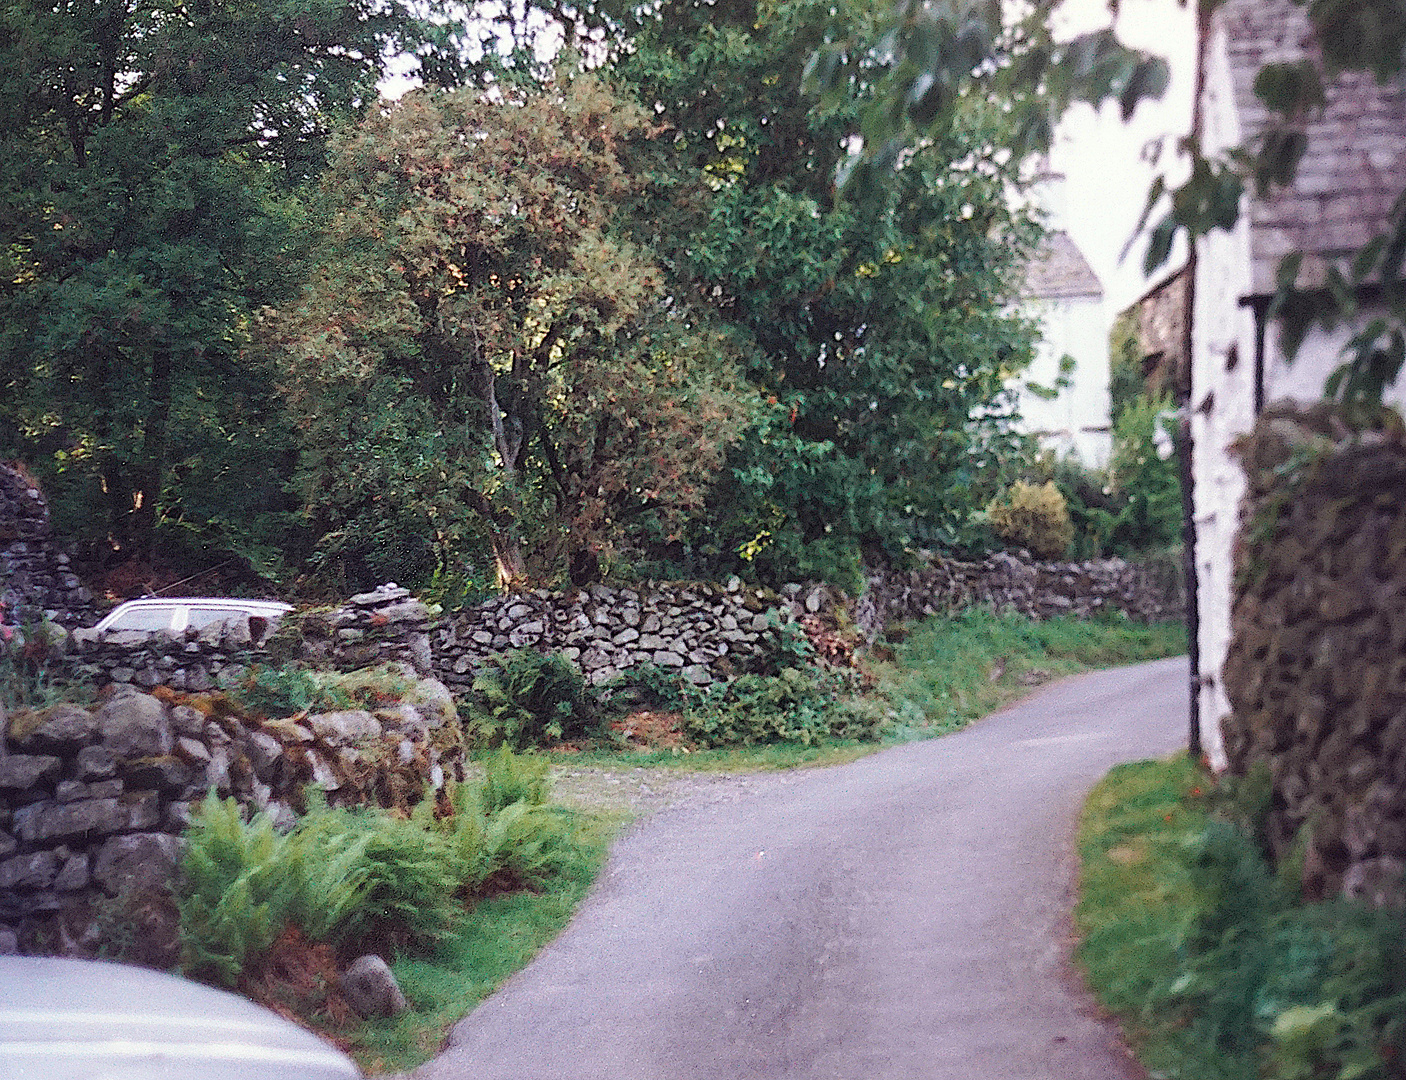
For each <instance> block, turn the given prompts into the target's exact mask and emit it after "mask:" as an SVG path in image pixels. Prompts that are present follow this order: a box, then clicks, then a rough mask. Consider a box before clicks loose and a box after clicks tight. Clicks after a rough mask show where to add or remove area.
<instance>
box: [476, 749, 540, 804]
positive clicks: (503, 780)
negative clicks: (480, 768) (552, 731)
mask: <svg viewBox="0 0 1406 1080" xmlns="http://www.w3.org/2000/svg"><path fill="white" fill-rule="evenodd" d="M549 768H550V767H549V766H548V764H547V762H546V761H544V760H543V759H541V758H535V757H529V756H528V755H526V754H514V753H511V752H509V750H508V747H507V746H506V745H503V746H501V747H499V748H498V752H497V753H496V754H494V755H492V756H491V757H489V759H488V761H487V762H486V764H485V768H484V774H483V784H482V787H481V788H480V792H479V811H480V813H482V814H483V815H484V817H492V816H493V815H494V814H496V813H497V812H498V811H499V810H503V809H506V808H507V807H509V806H512V804H513V803H516V802H520V803H526V804H527V805H528V806H541V805H542V804H543V803H545V802H546V801H547V773H548V771H549Z"/></svg>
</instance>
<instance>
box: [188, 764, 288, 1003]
mask: <svg viewBox="0 0 1406 1080" xmlns="http://www.w3.org/2000/svg"><path fill="white" fill-rule="evenodd" d="M285 843H286V838H285V837H281V836H278V835H277V834H276V833H275V832H274V829H273V821H272V819H270V818H269V817H267V816H266V815H260V816H257V817H256V818H255V819H254V821H252V822H251V823H250V824H249V825H248V826H246V825H245V824H244V821H243V818H242V817H241V816H240V813H239V806H238V804H237V803H235V801H234V800H233V799H229V800H227V801H225V802H223V803H222V802H220V801H219V800H218V799H216V798H215V794H214V792H213V791H212V792H211V793H210V795H209V796H208V797H207V798H206V800H205V803H204V804H203V806H202V807H201V812H200V813H199V814H198V815H197V816H196V818H195V819H194V821H193V822H192V825H191V828H190V831H189V833H188V835H187V843H186V852H185V860H184V863H183V866H182V877H181V886H180V889H181V891H180V895H179V898H178V906H179V909H180V913H181V937H182V943H183V947H184V953H185V955H184V959H183V961H182V966H183V967H184V968H185V970H186V971H187V972H188V973H190V974H193V975H198V976H201V977H203V978H207V979H213V980H215V981H218V982H221V983H224V984H225V985H227V986H233V985H234V984H235V982H237V981H238V979H239V976H240V974H241V973H242V972H243V971H244V969H245V967H246V966H248V965H249V964H250V963H252V962H253V961H254V960H256V959H257V958H259V957H260V956H262V955H263V954H264V953H265V952H267V951H268V948H269V946H271V945H272V944H273V942H274V939H275V938H276V937H277V936H278V934H279V933H280V932H281V931H282V929H283V926H284V919H285V916H286V914H287V912H286V906H285V905H286V904H287V902H288V901H287V899H286V897H287V896H288V892H289V889H290V886H289V885H287V884H286V883H285V882H284V881H282V880H280V878H281V877H282V875H281V873H280V867H279V865H278V862H277V859H278V856H279V855H280V854H281V852H282V850H283V847H284V845H285ZM275 897H278V898H279V899H278V900H275Z"/></svg>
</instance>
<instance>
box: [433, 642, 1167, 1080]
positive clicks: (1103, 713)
mask: <svg viewBox="0 0 1406 1080" xmlns="http://www.w3.org/2000/svg"><path fill="white" fill-rule="evenodd" d="M1186 679H1187V668H1186V662H1185V661H1184V660H1181V659H1175V660H1161V661H1156V662H1154V663H1150V664H1140V665H1137V666H1134V667H1127V668H1120V669H1116V670H1113V671H1104V672H1097V673H1094V674H1091V675H1083V676H1078V677H1075V678H1071V679H1066V680H1063V681H1061V682H1059V683H1056V684H1054V685H1052V686H1049V687H1047V688H1045V689H1044V690H1042V691H1040V692H1038V693H1036V694H1034V695H1032V696H1031V697H1029V698H1027V699H1026V700H1025V701H1023V702H1021V703H1020V704H1018V705H1015V706H1013V707H1011V708H1008V709H1006V710H1004V711H1002V712H999V713H997V714H995V715H993V716H991V717H988V718H987V719H985V720H983V721H981V722H980V723H977V724H975V725H973V726H972V727H970V728H968V729H966V730H965V731H962V732H960V733H958V734H956V735H951V736H947V737H945V738H941V739H934V740H931V741H928V742H922V743H914V744H910V745H907V746H901V747H895V748H893V749H890V750H886V751H883V752H882V753H878V754H874V755H872V756H870V757H867V758H865V759H863V760H861V761H857V762H854V763H853V764H850V765H845V766H839V767H835V768H830V769H817V770H807V771H803V772H798V773H793V774H789V775H778V776H776V777H774V778H768V779H767V781H766V782H764V783H760V784H758V785H757V786H756V787H755V788H754V789H752V790H750V791H748V792H747V793H746V794H745V795H744V796H743V797H742V798H741V799H740V800H738V801H736V802H731V803H724V804H712V805H707V806H680V807H677V808H674V809H669V810H665V811H662V812H660V813H657V814H655V815H654V816H652V817H650V818H648V819H646V820H645V821H643V822H642V823H641V824H639V825H638V826H636V827H635V828H634V829H632V830H631V831H630V832H629V833H628V834H627V835H626V836H625V837H624V838H623V839H622V840H621V841H620V842H619V843H618V844H617V845H616V848H615V851H614V853H613V855H612V857H611V860H610V864H609V866H608V867H607V869H606V871H605V873H604V874H603V875H602V877H601V880H600V881H599V882H598V884H597V887H596V889H595V891H594V892H593V894H592V895H591V897H590V899H589V900H588V901H587V902H586V904H585V905H584V906H583V907H582V909H581V911H580V913H579V914H578V915H577V917H576V919H575V920H574V921H573V922H572V923H571V925H570V927H569V928H568V929H567V930H566V932H565V933H564V934H563V935H562V936H561V937H560V938H559V939H558V940H557V941H556V942H554V943H553V944H552V945H551V946H549V947H548V948H547V949H545V950H543V952H542V953H541V955H540V956H539V957H538V958H537V959H536V960H535V961H534V962H533V963H532V964H531V965H530V966H528V967H527V968H526V969H524V970H523V971H522V972H520V973H519V974H518V975H517V976H515V977H514V978H513V979H511V980H509V982H508V983H507V984H506V985H505V986H504V987H503V989H502V990H501V991H499V993H497V994H496V995H494V996H493V997H492V998H490V999H488V1000H487V1001H485V1002H484V1003H483V1004H482V1005H481V1006H480V1007H479V1008H478V1009H477V1010H475V1011H474V1012H473V1013H472V1014H471V1015H470V1016H468V1017H467V1018H466V1019H465V1020H463V1021H462V1022H461V1023H460V1024H459V1025H458V1026H457V1027H456V1028H455V1030H454V1033H453V1036H452V1038H451V1043H450V1047H449V1049H448V1050H446V1052H445V1053H444V1054H443V1055H441V1056H440V1057H439V1058H437V1059H436V1060H435V1061H433V1062H430V1063H429V1064H427V1065H425V1066H423V1067H422V1068H421V1069H419V1070H417V1071H416V1072H415V1073H414V1074H413V1075H414V1077H415V1078H416V1080H597V1078H599V1080H744V1078H758V1080H762V1078H765V1080H812V1078H813V1080H820V1078H835V1080H886V1078H892V1080H899V1078H902V1080H1121V1078H1127V1077H1136V1076H1139V1075H1141V1074H1140V1072H1139V1071H1138V1069H1137V1067H1136V1066H1135V1064H1134V1063H1132V1062H1131V1061H1130V1059H1129V1058H1128V1056H1127V1054H1126V1051H1125V1050H1124V1049H1123V1047H1122V1045H1121V1042H1120V1040H1119V1037H1118V1034H1117V1031H1116V1029H1114V1028H1113V1027H1112V1026H1111V1025H1110V1024H1108V1023H1107V1022H1105V1021H1102V1020H1101V1019H1099V1018H1098V1017H1097V1015H1096V1014H1095V1012H1094V1009H1093V1006H1092V1003H1091V1001H1090V1000H1089V999H1088V997H1087V996H1086V995H1085V994H1084V992H1083V990H1082V988H1081V987H1080V985H1079V981H1078V978H1077V976H1075V975H1074V973H1073V972H1072V970H1071V969H1070V966H1069V961H1068V949H1069V939H1068V937H1069V936H1068V911H1069V907H1070V905H1071V902H1072V892H1073V874H1074V855H1073V850H1072V840H1073V831H1074V819H1075V815H1076V813H1077V811H1078V808H1079V805H1080V803H1081V801H1082V799H1083V797H1084V795H1085V794H1086V793H1087V791H1088V789H1089V788H1090V787H1091V786H1092V785H1093V783H1094V782H1095V781H1097V780H1098V778H1099V777H1101V776H1102V775H1103V774H1104V773H1105V772H1106V771H1107V770H1108V769H1109V768H1110V767H1112V766H1113V765H1114V764H1116V763H1118V762H1120V761H1128V760H1133V759H1136V758H1142V757H1149V756H1158V755H1164V754H1167V753H1170V752H1172V751H1173V750H1175V749H1176V748H1177V747H1179V746H1184V745H1185V736H1186V706H1185V698H1186Z"/></svg>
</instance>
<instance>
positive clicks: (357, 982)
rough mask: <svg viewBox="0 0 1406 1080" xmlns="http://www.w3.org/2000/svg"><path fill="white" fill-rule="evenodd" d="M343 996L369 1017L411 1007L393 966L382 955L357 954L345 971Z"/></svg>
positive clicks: (395, 1014)
mask: <svg viewBox="0 0 1406 1080" xmlns="http://www.w3.org/2000/svg"><path fill="white" fill-rule="evenodd" d="M340 986H341V991H342V997H344V998H346V999H347V1004H348V1005H350V1006H351V1007H352V1008H353V1009H355V1010H356V1011H357V1013H358V1014H360V1015H361V1016H363V1017H365V1018H366V1019H367V1020H378V1019H386V1018H389V1017H392V1016H399V1015H400V1014H401V1013H403V1012H405V1010H406V1009H408V1008H410V1005H409V1003H407V1002H406V1000H405V995H404V994H403V993H401V990H400V986H399V984H398V983H397V982H396V981H395V976H394V975H393V974H392V973H391V969H390V966H389V965H388V964H387V963H386V962H385V961H384V960H382V959H381V958H380V957H379V956H374V955H368V956H358V957H357V958H356V959H355V960H353V961H352V962H351V964H350V965H349V966H348V967H347V970H346V971H344V972H343V973H342V977H341V979H340Z"/></svg>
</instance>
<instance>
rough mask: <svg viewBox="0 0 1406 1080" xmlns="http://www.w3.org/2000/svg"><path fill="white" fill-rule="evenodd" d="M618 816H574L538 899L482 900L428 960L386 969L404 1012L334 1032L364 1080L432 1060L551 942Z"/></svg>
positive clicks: (599, 861)
mask: <svg viewBox="0 0 1406 1080" xmlns="http://www.w3.org/2000/svg"><path fill="white" fill-rule="evenodd" d="M624 823H625V818H624V817H623V816H605V815H599V814H596V815H584V814H583V815H579V816H578V817H577V823H576V828H575V830H574V832H573V836H572V840H573V842H574V857H573V858H572V859H571V860H570V861H569V862H568V863H567V865H566V866H565V867H564V868H563V869H562V870H561V871H560V872H559V873H558V874H556V875H555V876H554V877H553V878H552V879H551V880H550V881H549V882H547V884H546V885H545V886H544V887H543V888H542V889H541V890H540V891H538V892H528V891H523V892H515V893H506V894H503V895H500V896H496V897H493V898H491V899H487V900H482V901H480V902H479V903H478V904H476V905H475V906H474V907H473V909H472V910H471V911H469V912H468V913H467V914H466V915H465V916H464V917H463V919H462V920H461V921H460V923H459V925H458V926H457V927H456V928H455V931H454V933H453V935H452V936H451V937H450V938H449V939H448V940H446V941H445V942H443V943H441V944H440V945H439V946H438V947H437V948H436V949H435V950H434V952H433V953H431V954H429V955H426V956H421V957H407V958H403V959H400V960H397V961H396V962H395V963H393V964H392V965H391V968H392V970H393V971H394V972H395V976H396V980H397V981H398V982H399V983H400V987H401V989H402V991H404V993H405V996H406V998H407V1000H408V1001H409V1002H410V1006H411V1008H410V1011H409V1012H408V1013H405V1014H404V1015H402V1016H400V1017H398V1018H396V1019H395V1020H385V1021H373V1022H369V1023H366V1024H364V1025H362V1026H361V1027H359V1028H357V1029H355V1030H353V1031H350V1032H346V1031H343V1032H338V1033H336V1034H337V1035H338V1036H340V1038H341V1039H342V1040H343V1041H344V1042H345V1043H347V1044H348V1049H349V1050H350V1052H351V1054H352V1056H353V1057H355V1058H356V1059H357V1062H358V1064H360V1065H361V1067H362V1070H363V1071H365V1072H367V1073H368V1074H376V1073H385V1072H397V1071H403V1070H406V1069H410V1068H413V1067H414V1066H416V1065H418V1064H420V1063H421V1062H424V1061H426V1060H428V1059H429V1058H431V1057H433V1056H434V1055H435V1054H436V1053H438V1052H439V1050H440V1049H441V1047H442V1046H443V1043H444V1038H445V1033H446V1031H447V1030H448V1028H449V1026H450V1025H452V1024H453V1023H454V1022H455V1021H456V1020H458V1019H460V1018H461V1017H463V1016H465V1015H467V1014H468V1013H469V1012H470V1011H471V1010H472V1009H473V1008H474V1006H476V1005H477V1004H478V1003H479V1002H480V1001H482V1000H483V999H484V998H486V997H488V995H489V994H491V993H493V991H494V990H496V989H497V988H498V986H499V985H501V984H502V982H503V980H505V979H506V978H508V976H510V975H512V974H513V973H514V972H515V971H518V970H520V969H521V968H523V967H525V966H526V965H527V963H528V962H529V961H530V960H531V959H532V958H533V957H534V956H536V955H537V952H538V951H539V950H540V949H541V948H542V946H544V945H546V944H547V943H548V942H550V941H551V940H552V939H553V938H555V937H556V936H557V935H558V934H559V933H561V931H562V929H563V928H564V927H565V926H566V924H567V922H568V921H569V920H570V918H571V916H572V914H573V913H574V912H575V910H576V908H577V907H578V906H579V905H580V903H581V901H582V900H583V899H585V896H586V893H587V891H588V890H589V889H590V887H591V883H592V882H593V881H594V880H595V877H596V874H597V873H599V871H600V868H601V867H602V866H603V865H604V864H605V857H606V854H607V852H608V849H609V845H610V841H611V840H612V839H613V838H614V836H615V834H616V833H617V832H618V830H619V829H620V827H621V826H622V825H623V824H624Z"/></svg>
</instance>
